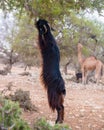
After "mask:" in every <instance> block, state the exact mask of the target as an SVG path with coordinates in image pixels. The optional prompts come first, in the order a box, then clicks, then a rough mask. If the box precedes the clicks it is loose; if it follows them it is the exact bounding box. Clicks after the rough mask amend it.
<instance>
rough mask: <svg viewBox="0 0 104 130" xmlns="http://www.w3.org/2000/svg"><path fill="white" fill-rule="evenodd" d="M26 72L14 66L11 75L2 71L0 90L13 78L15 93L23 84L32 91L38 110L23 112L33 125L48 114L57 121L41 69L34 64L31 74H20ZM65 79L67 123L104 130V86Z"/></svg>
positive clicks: (78, 128) (79, 129)
mask: <svg viewBox="0 0 104 130" xmlns="http://www.w3.org/2000/svg"><path fill="white" fill-rule="evenodd" d="M22 72H23V68H19V67H14V68H13V70H12V73H11V74H10V75H7V76H1V75H0V91H2V90H3V89H4V88H6V86H7V85H8V83H10V82H12V84H13V86H12V91H11V92H12V93H14V91H15V90H16V89H19V88H21V89H23V90H27V91H30V97H31V100H32V102H33V104H35V106H36V107H37V108H38V112H23V118H24V119H25V120H26V121H28V123H29V124H30V125H31V124H32V123H33V122H34V120H35V119H36V118H40V117H46V119H47V120H48V121H51V123H54V121H55V119H56V112H55V113H53V112H52V111H51V110H50V108H49V106H48V102H47V95H46V92H45V90H44V88H43V87H42V85H41V84H40V80H39V73H40V69H38V68H32V70H30V73H31V76H21V75H19V74H20V73H22ZM64 78H65V79H66V77H64ZM65 82H66V91H67V94H66V97H65V102H64V106H65V121H64V123H65V124H68V125H69V126H71V127H72V129H73V130H104V86H103V85H95V84H92V83H89V85H86V86H83V85H82V84H81V83H75V82H72V81H70V80H68V78H67V79H66V80H65ZM11 92H7V93H6V94H8V93H11Z"/></svg>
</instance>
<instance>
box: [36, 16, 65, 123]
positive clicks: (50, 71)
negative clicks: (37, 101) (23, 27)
mask: <svg viewBox="0 0 104 130" xmlns="http://www.w3.org/2000/svg"><path fill="white" fill-rule="evenodd" d="M35 25H36V28H37V29H38V33H39V43H38V45H39V47H40V51H41V55H42V60H43V64H42V73H41V79H42V82H43V85H44V87H45V88H46V90H47V97H48V103H49V106H50V108H51V109H52V110H53V111H54V110H55V109H56V111H57V119H56V123H62V122H63V120H64V106H63V102H64V95H65V94H66V90H65V84H64V80H63V78H62V76H61V73H60V69H59V62H60V53H59V49H58V46H57V43H56V41H55V39H54V37H53V35H52V33H51V28H50V26H49V24H48V22H47V21H46V20H43V19H40V20H38V21H37V22H36V24H35Z"/></svg>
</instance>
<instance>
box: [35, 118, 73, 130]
mask: <svg viewBox="0 0 104 130" xmlns="http://www.w3.org/2000/svg"><path fill="white" fill-rule="evenodd" d="M34 130H72V129H71V128H69V127H68V126H67V125H64V124H55V125H54V126H52V125H50V124H49V123H48V122H47V121H46V119H45V118H41V119H38V120H37V121H36V122H35V124H34Z"/></svg>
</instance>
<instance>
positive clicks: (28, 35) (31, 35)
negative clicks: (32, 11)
mask: <svg viewBox="0 0 104 130" xmlns="http://www.w3.org/2000/svg"><path fill="white" fill-rule="evenodd" d="M33 25H34V23H33V21H30V20H29V18H28V17H27V16H23V17H21V19H20V20H19V21H18V27H19V29H18V31H17V32H15V33H16V35H15V36H14V38H13V39H14V40H13V43H12V48H13V50H14V51H15V52H16V53H18V54H19V56H20V59H22V61H23V62H24V63H25V64H26V65H28V66H33V65H34V64H36V63H37V60H33V58H34V59H37V58H36V57H37V46H36V41H35V40H34V39H35V38H36V36H37V35H36V30H35V27H34V26H33Z"/></svg>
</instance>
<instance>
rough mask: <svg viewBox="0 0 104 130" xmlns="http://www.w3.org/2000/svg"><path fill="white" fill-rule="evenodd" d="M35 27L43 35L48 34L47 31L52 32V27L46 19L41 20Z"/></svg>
mask: <svg viewBox="0 0 104 130" xmlns="http://www.w3.org/2000/svg"><path fill="white" fill-rule="evenodd" d="M35 25H36V28H37V29H38V31H39V32H40V34H41V35H43V34H46V33H47V31H50V26H49V24H48V22H47V21H46V20H44V19H39V20H38V21H37V22H36V24H35Z"/></svg>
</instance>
